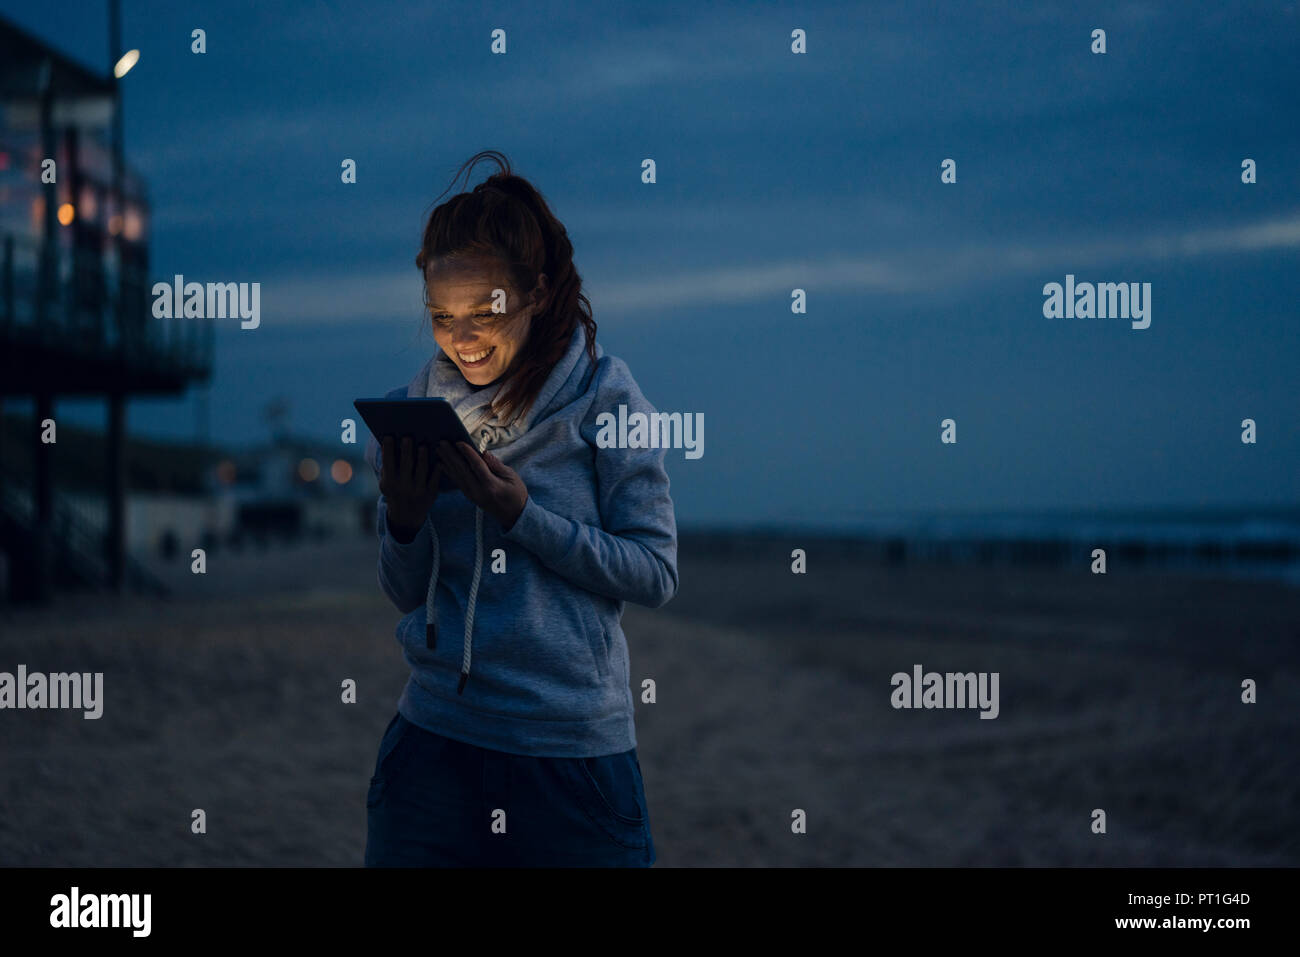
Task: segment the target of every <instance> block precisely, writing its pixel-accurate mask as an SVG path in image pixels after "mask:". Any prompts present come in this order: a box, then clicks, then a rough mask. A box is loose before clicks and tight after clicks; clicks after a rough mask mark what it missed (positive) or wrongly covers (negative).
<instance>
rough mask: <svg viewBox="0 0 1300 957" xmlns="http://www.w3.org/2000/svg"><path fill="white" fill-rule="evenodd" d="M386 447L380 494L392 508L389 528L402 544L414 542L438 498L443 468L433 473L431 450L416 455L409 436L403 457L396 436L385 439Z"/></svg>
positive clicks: (404, 441) (436, 466)
mask: <svg viewBox="0 0 1300 957" xmlns="http://www.w3.org/2000/svg"><path fill="white" fill-rule="evenodd" d="M382 447H383V452H384V454H383V458H382V460H381V461H380V468H379V491H380V492H381V493H382V494H383V496H384V502H385V504H386V505H387V508H388V527H389V530H390V531H392V532H393V533H394V534H395V535H396V536H397V538H398V539H399V540H400V541H404V542H410V541H412V540H413V539H414V538H415V536H416V535H417V534H418V533H419V531H420V526H422V525H423V524H424V520H425V517H426V516H427V515H428V514H429V509H431V508H432V507H433V503H434V500H435V499H437V497H438V481H439V479H440V478H441V477H442V464H441V463H436V464H434V465H433V467H432V469H431V468H430V466H429V459H430V458H431V456H430V454H429V447H428V446H427V445H424V444H421V445H420V449H419V452H418V453H417V452H415V450H414V449H413V448H412V443H411V437H410V436H409V435H407V436H404V437H403V438H402V451H401V454H400V455H399V454H398V453H397V438H396V436H393V435H385V436H384V440H383V443H382ZM394 462H395V463H397V464H396V466H393V464H392V463H394Z"/></svg>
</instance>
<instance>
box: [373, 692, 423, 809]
mask: <svg viewBox="0 0 1300 957" xmlns="http://www.w3.org/2000/svg"><path fill="white" fill-rule="evenodd" d="M414 727H415V725H413V724H411V722H409V721H407V720H406V719H405V718H403V717H402V715H401V713H400V712H399V713H398V714H395V715H393V718H392V720H391V721H389V722H388V727H387V728H385V729H384V736H383V738H382V739H381V740H380V742H379V755H378V757H376V758H375V773H374V774H373V775H372V776H371V778H370V788H369V789H368V790H367V792H366V807H368V808H372V807H375V806H376V805H377V804H378V803H379V802H380V801H381V800H383V797H384V790H385V789H386V788H387V787H388V785H389V783H390V782H392V781H393V780H394V779H395V778H396V777H397V775H398V774H399V773H400V772H401V769H402V766H403V765H404V764H405V763H406V759H407V757H409V753H408V752H409V749H405V748H403V747H402V745H403V744H404V743H406V742H407V741H408V740H409V739H410V737H411V735H410V732H411V730H412V729H413V728H414Z"/></svg>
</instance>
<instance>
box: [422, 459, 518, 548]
mask: <svg viewBox="0 0 1300 957" xmlns="http://www.w3.org/2000/svg"><path fill="white" fill-rule="evenodd" d="M438 458H439V459H440V460H441V462H442V465H443V468H444V469H446V471H447V472H448V473H449V474H450V475H451V477H452V478H453V479H454V480H455V481H456V484H457V485H458V486H459V487H460V490H461V491H462V492H464V493H465V497H466V498H467V499H469V500H470V501H471V502H473V503H474V504H475V505H477V506H478V507H479V508H481V509H483V511H485V512H487V513H488V514H489V515H491V516H492V517H493V518H495V519H496V520H497V521H498V522H500V523H501V528H502V530H503V531H507V532H508V531H510V529H511V528H513V527H514V524H515V521H516V520H517V519H518V518H519V514H520V513H521V512H522V511H523V510H524V506H525V505H526V504H528V487H527V486H525V485H524V480H523V479H521V478H520V477H519V473H518V472H516V471H515V470H514V469H512V468H511V467H510V466H508V465H506V464H505V463H504V462H502V461H501V460H500V459H499V458H497V457H496V456H495V455H493V454H492V453H491V452H483V453H481V454H480V453H479V452H478V450H477V449H475V448H474V447H473V446H472V445H470V444H469V443H468V442H457V443H456V444H455V445H454V446H453V445H452V444H451V443H450V442H446V441H443V442H439V443H438Z"/></svg>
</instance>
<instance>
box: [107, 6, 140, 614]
mask: <svg viewBox="0 0 1300 957" xmlns="http://www.w3.org/2000/svg"><path fill="white" fill-rule="evenodd" d="M108 62H109V63H110V64H112V67H111V70H110V72H111V74H112V78H111V80H110V82H111V83H112V84H113V132H112V137H113V185H112V195H113V209H114V211H115V214H116V215H117V217H118V228H117V232H116V233H112V231H111V230H110V234H111V239H110V241H111V242H112V243H113V249H114V252H115V253H116V259H117V289H116V290H115V291H114V295H113V306H112V308H113V326H114V328H115V329H116V330H117V343H116V348H117V349H119V350H121V352H122V354H123V358H125V354H126V352H127V350H128V349H130V348H131V347H132V346H134V345H136V343H133V342H131V341H129V336H128V334H127V323H126V314H125V309H124V305H125V301H126V296H125V293H126V270H125V269H123V268H122V267H123V251H124V250H123V239H124V237H123V234H124V233H125V232H126V204H125V201H124V196H123V192H124V191H123V188H122V185H123V183H122V181H123V179H124V171H123V166H124V165H125V164H124V162H123V146H122V76H123V75H125V72H126V70H123V69H121V66H122V63H123V60H122V4H121V0H108ZM127 69H130V67H129V66H128V67H127ZM110 222H111V220H110ZM105 424H106V425H107V431H108V442H107V443H106V445H107V453H108V461H107V463H105V464H106V465H107V470H108V488H107V489H105V490H104V493H105V496H106V497H107V499H108V503H107V504H108V528H107V529H106V534H105V536H104V552H105V555H104V559H105V562H106V563H107V565H108V579H109V587H110V588H111V589H112V590H113V591H115V592H119V593H120V592H121V591H122V588H123V586H124V584H125V582H126V449H125V444H126V395H125V393H124V391H123V390H122V389H121V388H113V387H112V386H111V385H110V387H109V392H108V421H107V423H105Z"/></svg>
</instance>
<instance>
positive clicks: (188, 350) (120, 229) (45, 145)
mask: <svg viewBox="0 0 1300 957" xmlns="http://www.w3.org/2000/svg"><path fill="white" fill-rule="evenodd" d="M110 13H111V15H110V18H109V19H110V24H111V25H112V26H113V28H114V31H116V26H117V24H118V23H119V22H120V17H118V16H117V11H116V6H115V5H113V4H112V3H110ZM110 48H111V49H113V50H117V51H120V50H121V44H120V42H119V38H118V37H117V36H113V37H111V38H110ZM117 83H118V81H117V79H116V78H115V77H114V75H113V73H112V72H111V69H110V70H106V71H105V72H103V73H101V72H98V71H96V70H94V69H91V68H89V67H86V66H83V65H81V64H79V63H77V62H76V61H74V60H72V59H70V58H69V57H67V56H65V55H64V54H62V53H60V52H59V51H58V50H56V49H54V48H53V47H51V46H49V45H48V44H46V43H44V42H43V41H41V40H40V39H38V38H37V37H35V36H32V35H31V34H29V33H27V32H26V31H24V30H22V29H21V28H20V27H18V26H16V25H14V24H13V23H10V22H9V21H7V20H4V19H3V18H0V405H2V404H3V400H4V399H5V398H7V397H14V396H22V397H30V398H32V399H33V400H34V401H35V405H36V418H35V423H36V424H37V426H38V427H39V424H40V423H41V422H43V421H45V420H47V419H54V420H55V421H57V418H56V414H55V413H56V410H55V402H56V400H57V399H58V398H60V397H68V396H77V397H87V396H90V397H96V396H98V397H103V399H104V402H105V411H106V416H105V435H106V439H107V441H106V443H105V446H104V455H105V463H104V464H105V472H104V474H105V480H104V482H103V485H102V488H101V496H102V499H103V508H102V510H100V511H99V512H97V513H96V514H97V515H98V516H99V517H98V518H95V519H92V518H89V517H88V516H87V514H86V512H85V510H83V509H80V508H79V507H78V506H76V505H75V504H73V503H72V502H71V500H69V499H68V497H67V496H66V495H65V494H63V493H62V491H61V490H59V489H56V488H55V486H54V481H53V476H54V472H55V457H56V455H66V454H68V450H67V449H66V447H64V446H63V445H62V443H59V444H50V443H44V442H42V441H41V440H40V434H39V431H38V429H33V430H32V432H31V434H30V435H27V436H23V437H21V439H20V441H22V442H23V443H24V444H25V445H27V446H28V448H27V449H24V450H23V451H24V453H30V454H29V455H24V456H23V457H24V458H27V459H29V460H30V462H31V468H30V470H29V471H28V473H27V474H20V473H18V472H17V471H16V470H15V469H14V468H13V467H12V466H11V464H10V463H11V462H12V461H13V460H15V459H17V458H18V457H19V456H18V455H16V454H15V453H14V452H13V451H12V450H6V449H5V448H0V552H3V553H5V554H6V555H7V561H6V562H5V563H4V564H5V565H7V568H8V575H9V583H8V584H9V588H8V589H7V590H8V593H9V594H10V596H11V597H13V598H20V599H31V600H36V601H49V600H50V599H51V597H52V592H53V589H54V587H55V585H56V584H63V583H65V582H66V583H68V584H81V585H108V586H109V587H112V588H114V589H121V588H123V587H124V586H126V585H128V584H130V585H135V586H138V587H146V588H155V589H157V588H160V587H161V586H160V584H159V583H158V582H157V581H156V580H153V579H152V578H151V576H150V575H149V574H148V573H147V572H146V571H145V570H144V568H143V567H142V566H140V565H139V563H137V562H134V561H132V559H131V557H130V555H129V553H128V551H127V544H126V543H127V517H126V487H127V476H126V463H125V458H124V454H123V449H124V446H125V442H126V402H127V401H128V399H129V398H130V397H132V396H153V397H157V396H169V395H170V396H178V397H179V396H181V395H183V394H184V392H185V391H186V389H188V388H189V387H190V386H191V385H192V384H194V383H196V382H201V381H206V380H208V379H210V377H211V365H212V332H213V329H212V325H211V323H210V322H209V323H196V322H187V323H184V324H176V323H169V322H167V321H165V320H158V319H155V318H154V317H153V316H152V310H151V300H150V290H151V288H152V283H151V282H150V276H149V200H148V196H147V192H146V189H145V185H144V183H143V181H142V180H141V179H140V177H139V176H137V175H136V174H135V173H134V172H133V171H132V170H131V169H130V168H129V167H128V166H127V164H126V162H125V156H124V149H123V145H122V115H121V102H120V98H119V96H118V87H117ZM0 411H3V410H2V409H0ZM11 441H12V439H11Z"/></svg>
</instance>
